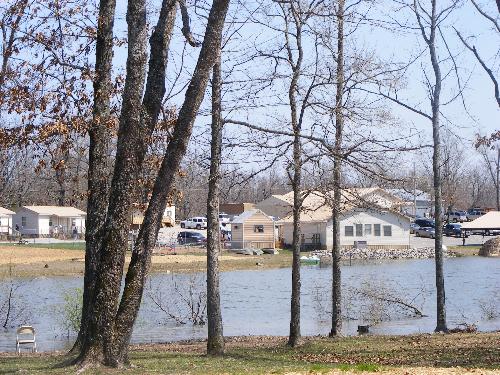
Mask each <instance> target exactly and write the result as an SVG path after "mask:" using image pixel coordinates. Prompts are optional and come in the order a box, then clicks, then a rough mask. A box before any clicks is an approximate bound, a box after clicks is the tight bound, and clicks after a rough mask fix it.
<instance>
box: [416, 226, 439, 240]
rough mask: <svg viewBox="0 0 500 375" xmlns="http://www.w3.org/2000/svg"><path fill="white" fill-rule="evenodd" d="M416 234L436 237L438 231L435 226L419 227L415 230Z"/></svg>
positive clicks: (417, 235)
mask: <svg viewBox="0 0 500 375" xmlns="http://www.w3.org/2000/svg"><path fill="white" fill-rule="evenodd" d="M415 236H416V237H427V238H434V237H436V232H435V231H434V228H430V227H427V228H422V227H420V228H418V229H416V230H415Z"/></svg>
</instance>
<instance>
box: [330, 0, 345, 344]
mask: <svg viewBox="0 0 500 375" xmlns="http://www.w3.org/2000/svg"><path fill="white" fill-rule="evenodd" d="M337 28H338V29H337V71H336V76H337V77H336V79H337V85H336V86H337V87H336V88H337V93H336V96H335V152H336V154H335V156H334V165H333V184H334V185H333V210H332V227H333V228H332V229H333V244H332V329H331V331H330V337H334V336H338V335H339V334H340V332H341V330H342V287H341V286H342V277H341V271H340V205H341V200H342V195H341V189H340V178H341V170H342V159H341V157H340V152H341V148H342V132H343V129H344V114H343V111H342V108H343V98H344V0H339V2H338V10H337Z"/></svg>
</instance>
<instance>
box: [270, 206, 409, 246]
mask: <svg viewBox="0 0 500 375" xmlns="http://www.w3.org/2000/svg"><path fill="white" fill-rule="evenodd" d="M331 216H332V214H331V212H326V211H322V212H319V213H309V214H308V213H302V214H301V218H300V225H301V232H302V235H301V236H302V238H301V243H302V245H303V246H304V247H305V248H311V249H313V248H315V249H328V250H331V248H332V246H333V222H332V218H331ZM278 225H279V236H280V239H281V240H282V241H283V243H284V244H285V245H291V244H292V234H293V220H292V218H291V217H287V218H285V219H283V220H281V221H279V222H278ZM409 236H410V218H408V217H407V216H405V215H403V214H401V213H399V212H398V211H391V210H384V209H380V208H367V207H359V208H352V209H350V210H348V211H345V212H343V213H342V214H341V215H340V245H341V246H343V247H350V246H355V245H356V244H358V246H359V244H360V242H361V241H362V243H363V246H365V245H366V246H367V247H370V246H388V247H390V246H395V247H403V246H407V245H408V243H409Z"/></svg>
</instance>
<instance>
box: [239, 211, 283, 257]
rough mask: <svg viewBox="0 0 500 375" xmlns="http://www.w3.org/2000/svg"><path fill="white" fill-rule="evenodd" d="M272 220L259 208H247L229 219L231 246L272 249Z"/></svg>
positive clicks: (273, 234) (273, 242) (273, 240)
mask: <svg viewBox="0 0 500 375" xmlns="http://www.w3.org/2000/svg"><path fill="white" fill-rule="evenodd" d="M275 238H276V237H275V230H274V221H273V219H272V218H271V217H269V216H268V215H266V214H265V213H264V212H262V211H261V210H257V209H254V210H249V211H245V212H243V213H242V214H240V215H238V216H236V217H234V218H233V221H231V248H233V249H247V248H255V249H274V244H275Z"/></svg>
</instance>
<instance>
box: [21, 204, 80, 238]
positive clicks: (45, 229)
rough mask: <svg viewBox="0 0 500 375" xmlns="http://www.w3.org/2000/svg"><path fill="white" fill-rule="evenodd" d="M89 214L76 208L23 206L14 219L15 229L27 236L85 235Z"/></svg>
mask: <svg viewBox="0 0 500 375" xmlns="http://www.w3.org/2000/svg"><path fill="white" fill-rule="evenodd" d="M86 216H87V214H86V213H85V212H84V211H82V210H79V209H78V208H74V207H60V206H23V207H21V208H19V209H18V210H17V212H16V213H15V215H14V218H13V225H14V228H18V230H19V232H20V233H21V234H23V235H27V236H52V235H57V234H65V235H72V234H73V233H74V231H75V228H76V232H78V234H82V233H85V218H86Z"/></svg>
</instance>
